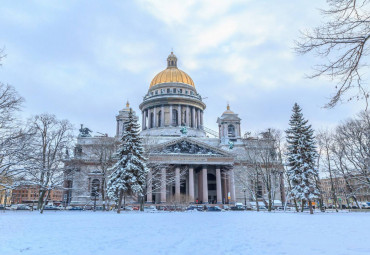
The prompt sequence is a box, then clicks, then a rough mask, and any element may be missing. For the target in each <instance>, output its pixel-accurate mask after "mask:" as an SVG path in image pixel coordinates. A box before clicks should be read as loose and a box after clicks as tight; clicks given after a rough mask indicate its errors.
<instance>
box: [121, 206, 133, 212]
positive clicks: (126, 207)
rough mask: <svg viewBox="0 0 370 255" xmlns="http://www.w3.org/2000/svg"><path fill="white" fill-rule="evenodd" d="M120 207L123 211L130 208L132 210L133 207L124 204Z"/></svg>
mask: <svg viewBox="0 0 370 255" xmlns="http://www.w3.org/2000/svg"><path fill="white" fill-rule="evenodd" d="M121 209H122V210H124V211H132V210H134V209H132V207H131V206H125V207H123V206H122V207H121Z"/></svg>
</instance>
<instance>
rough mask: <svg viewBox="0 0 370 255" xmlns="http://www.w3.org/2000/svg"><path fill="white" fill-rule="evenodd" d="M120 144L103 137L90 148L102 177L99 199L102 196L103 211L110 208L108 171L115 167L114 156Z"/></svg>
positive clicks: (96, 140) (97, 139)
mask: <svg viewBox="0 0 370 255" xmlns="http://www.w3.org/2000/svg"><path fill="white" fill-rule="evenodd" d="M117 145H118V143H117V142H115V141H114V140H113V139H109V138H108V137H107V136H102V137H99V138H96V139H95V142H94V144H92V145H91V146H90V147H91V148H89V149H90V150H89V151H90V153H91V154H90V155H91V157H92V158H93V159H95V160H96V162H97V167H98V168H99V172H100V174H101V175H102V183H101V189H99V192H98V194H96V195H97V196H98V197H99V196H100V197H101V199H102V201H103V210H107V209H108V207H109V196H107V195H106V192H105V191H106V190H107V180H108V177H109V174H110V172H109V171H108V169H109V168H110V167H111V166H112V165H113V163H114V160H113V155H114V153H115V152H116V150H117Z"/></svg>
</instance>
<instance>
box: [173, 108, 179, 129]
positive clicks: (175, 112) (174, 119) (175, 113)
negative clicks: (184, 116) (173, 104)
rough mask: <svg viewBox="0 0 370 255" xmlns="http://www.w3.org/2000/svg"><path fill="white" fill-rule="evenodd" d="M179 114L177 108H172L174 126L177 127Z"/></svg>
mask: <svg viewBox="0 0 370 255" xmlns="http://www.w3.org/2000/svg"><path fill="white" fill-rule="evenodd" d="M178 119H179V118H178V115H177V110H176V109H173V110H172V126H174V127H176V126H177V125H178Z"/></svg>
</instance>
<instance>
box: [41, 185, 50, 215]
mask: <svg viewBox="0 0 370 255" xmlns="http://www.w3.org/2000/svg"><path fill="white" fill-rule="evenodd" d="M49 195H50V189H49V190H48V193H47V195H46V199H45V200H44V201H43V203H42V206H41V208H40V213H43V212H44V208H45V205H46V203H47V202H48V199H49Z"/></svg>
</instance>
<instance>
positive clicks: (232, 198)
mask: <svg viewBox="0 0 370 255" xmlns="http://www.w3.org/2000/svg"><path fill="white" fill-rule="evenodd" d="M229 178H230V202H231V203H235V202H236V198H235V180H234V169H230V171H229Z"/></svg>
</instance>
